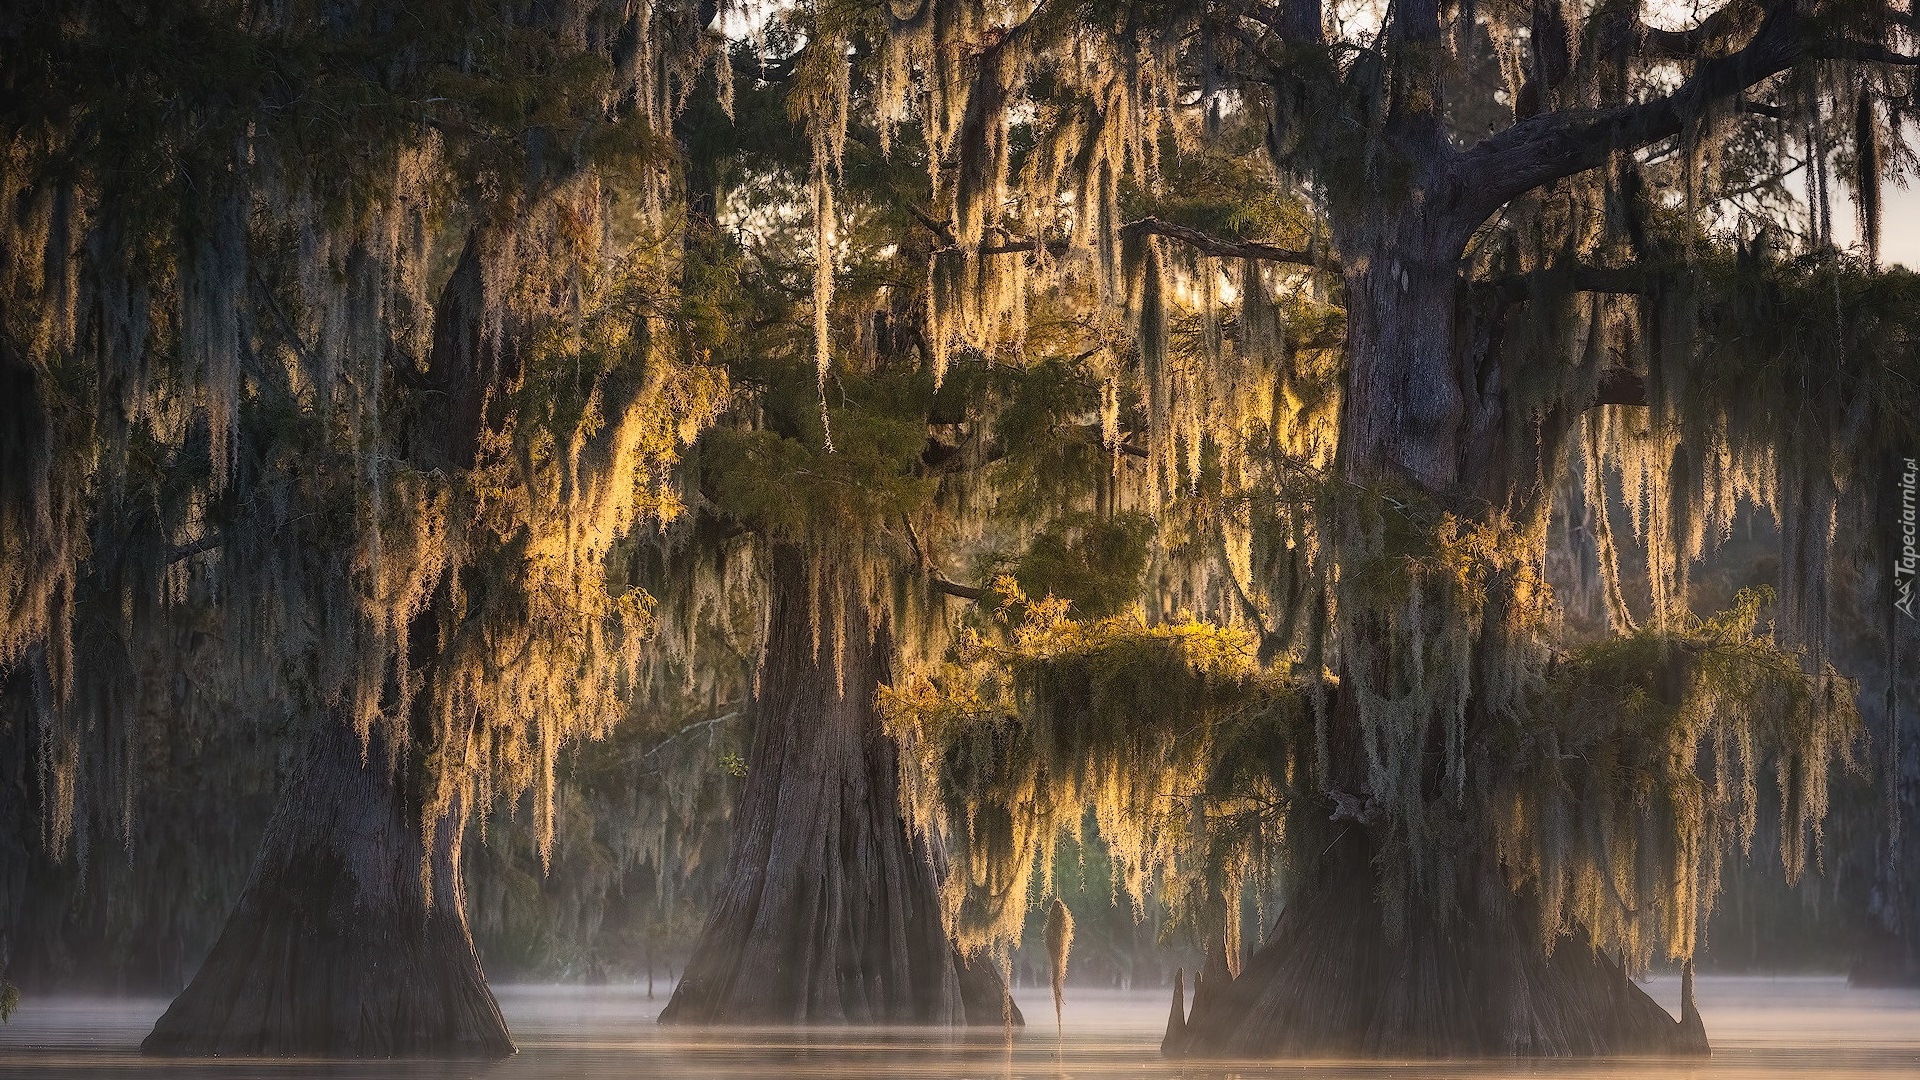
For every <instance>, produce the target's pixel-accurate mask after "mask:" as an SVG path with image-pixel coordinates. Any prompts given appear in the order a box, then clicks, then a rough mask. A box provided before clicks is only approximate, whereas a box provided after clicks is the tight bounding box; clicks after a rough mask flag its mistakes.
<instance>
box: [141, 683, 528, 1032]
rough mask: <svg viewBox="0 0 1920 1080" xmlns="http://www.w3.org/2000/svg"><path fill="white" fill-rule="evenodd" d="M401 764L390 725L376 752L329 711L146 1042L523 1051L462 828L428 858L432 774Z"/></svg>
mask: <svg viewBox="0 0 1920 1080" xmlns="http://www.w3.org/2000/svg"><path fill="white" fill-rule="evenodd" d="M389 766H390V762H389V755H388V753H387V751H386V749H385V747H384V746H383V745H382V744H381V741H380V739H379V736H378V735H376V736H375V739H374V742H373V744H372V745H371V746H369V747H368V752H367V754H366V756H365V761H364V762H363V761H362V755H361V747H360V744H359V740H358V739H357V738H356V737H355V736H354V734H353V732H352V731H351V730H349V729H348V727H347V725H345V724H343V723H340V722H338V721H337V720H335V719H333V718H332V717H327V718H323V719H322V720H321V722H320V723H319V724H318V726H317V728H316V730H315V732H314V736H313V740H312V743H311V744H310V745H309V747H308V751H307V755H306V759H305V761H304V762H303V763H302V765H301V768H300V770H299V772H298V773H297V774H296V775H295V777H294V778H293V780H292V782H291V784H290V788H289V790H288V792H287V796H286V798H285V799H284V800H283V801H282V802H281V804H280V808H279V810H278V811H277V812H276V813H275V814H274V816H273V820H272V821H271V822H270V823H269V824H268V826H267V834H266V838H265V840H264V841H263V843H262V845H261V852H260V856H259V859H258V860H257V861H256V862H255V864H254V869H253V875H252V878H251V879H250V880H249V882H248V884H247V888H246V891H245V892H244V893H243V894H242V895H241V897H240V903H239V905H238V906H237V907H236V908H235V909H234V912H233V914H232V915H231V916H230V917H229V918H228V919H227V923H226V926H225V928H224V929H223V930H222V931H221V933H220V937H219V940H218V941H217V942H215V944H214V947H213V952H212V953H211V954H209V955H208V957H207V960H206V963H204V964H202V965H201V967H200V970H199V972H198V973H196V974H195V975H194V978H193V982H192V983H191V984H189V985H188V987H187V988H186V990H184V991H182V992H181V994H180V996H179V997H178V998H175V999H174V1002H173V1005H172V1006H171V1007H170V1008H168V1009H167V1012H166V1015H165V1016H162V1017H161V1018H160V1022H159V1023H158V1024H156V1025H154V1029H153V1033H152V1034H151V1035H149V1036H147V1039H146V1041H145V1042H144V1043H142V1044H141V1049H142V1050H143V1051H145V1052H146V1053H149V1054H162V1055H179V1056H195V1057H199V1056H212V1055H220V1056H226V1055H262V1056H295V1055H298V1056H329V1057H398V1056H418V1055H433V1056H440V1057H480V1058H497V1057H504V1056H506V1055H508V1054H511V1053H513V1052H514V1046H513V1041H512V1039H511V1038H509V1037H508V1035H507V1027H506V1023H505V1021H504V1020H502V1019H501V1016H500V1009H499V1007H498V1006H497V1005H496V1004H495V1003H494V999H493V994H492V992H491V991H489V990H488V989H487V984H486V978H485V976H484V975H482V973H481V970H480V957H479V954H478V953H476V952H475V951H474V947H473V938H472V935H471V934H470V933H469V931H468V928H467V917H466V893H465V887H464V885H463V883H462V881H461V876H460V837H461V831H462V830H461V829H460V827H459V823H458V822H457V821H451V822H447V823H444V824H443V825H442V827H441V828H440V829H438V830H437V832H436V837H435V843H434V850H433V852H432V858H431V861H430V863H429V861H428V860H427V858H426V852H425V851H424V849H423V845H422V830H421V827H420V821H421V806H422V799H421V796H420V793H419V791H418V782H419V779H418V777H419V774H418V772H417V770H406V771H401V772H395V771H393V770H392V769H391V768H390V767H389ZM423 866H430V867H431V874H432V894H433V895H432V897H431V899H430V900H429V898H428V897H427V896H425V895H424V893H423V882H422V880H421V879H422V869H421V868H422V867H423Z"/></svg>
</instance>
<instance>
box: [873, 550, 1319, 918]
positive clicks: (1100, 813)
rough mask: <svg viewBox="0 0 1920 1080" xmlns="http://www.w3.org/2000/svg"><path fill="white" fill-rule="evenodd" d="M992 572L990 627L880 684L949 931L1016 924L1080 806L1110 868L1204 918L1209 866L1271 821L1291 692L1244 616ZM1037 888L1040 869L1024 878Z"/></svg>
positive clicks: (1213, 911)
mask: <svg viewBox="0 0 1920 1080" xmlns="http://www.w3.org/2000/svg"><path fill="white" fill-rule="evenodd" d="M995 589H996V592H997V593H998V594H999V595H1000V596H1001V597H1002V598H1003V606H1002V607H1001V608H1000V612H1001V616H1000V617H1001V618H1002V619H1003V620H1004V621H1005V622H1004V625H1005V628H1006V634H1007V637H1006V643H1005V644H999V645H996V644H992V643H990V642H989V641H987V640H986V639H985V638H983V637H981V636H979V635H971V636H969V638H968V639H967V640H966V641H965V642H964V643H963V645H962V647H961V649H960V651H959V653H958V654H957V657H956V659H955V660H953V661H951V662H948V663H944V664H941V665H938V666H935V667H932V668H931V669H928V670H924V671H921V672H918V673H915V674H913V675H910V676H908V677H906V678H904V679H902V680H900V682H899V683H898V684H897V685H896V686H893V687H884V688H882V690H881V693H880V706H881V712H882V715H883V716H884V718H885V719H886V722H887V725H888V730H889V731H890V732H891V733H893V735H894V737H895V738H897V739H898V740H900V743H901V746H902V748H903V753H902V761H901V770H902V775H903V778H904V779H905V781H906V785H905V791H904V794H905V796H906V797H907V798H908V805H909V809H910V816H911V818H912V820H913V821H914V822H915V825H916V827H917V828H920V829H923V830H927V831H930V832H934V833H937V834H940V835H943V836H945V837H946V838H947V848H948V853H949V858H950V860H951V865H952V873H951V874H950V875H949V877H948V880H947V882H946V884H945V887H944V890H943V898H944V902H945V905H946V908H947V917H948V925H949V929H950V930H951V931H952V932H953V933H954V935H955V938H956V940H957V941H958V942H959V944H960V946H961V948H962V949H963V950H966V951H969V952H979V951H983V950H988V951H992V950H1002V951H1003V950H1004V949H1006V948H1009V947H1011V946H1012V945H1013V944H1016V943H1017V942H1018V939H1019V935H1020V932H1021V928H1022V925H1023V923H1024V921H1025V917H1026V911H1027V903H1028V898H1029V896H1030V895H1031V890H1032V889H1033V887H1034V886H1033V874H1034V873H1035V872H1036V871H1038V872H1039V873H1041V874H1042V875H1045V874H1046V873H1047V872H1048V868H1049V867H1051V866H1052V865H1053V851H1054V847H1055V844H1056V843H1057V842H1058V841H1059V838H1060V836H1061V834H1062V833H1063V831H1064V832H1071V833H1077V832H1078V830H1079V828H1080V823H1081V820H1082V818H1083V817H1085V816H1086V815H1087V814H1088V813H1089V812H1090V813H1091V814H1092V817H1093V820H1094V821H1095V822H1096V823H1097V826H1098V828H1099V830H1100V835H1101V837H1102V839H1104V840H1105V841H1106V842H1107V844H1108V845H1110V847H1111V849H1112V854H1113V861H1114V868H1115V875H1116V877H1117V878H1118V879H1119V880H1118V881H1116V884H1117V885H1121V886H1124V887H1125V889H1126V891H1127V894H1128V895H1130V896H1133V897H1135V898H1143V897H1146V896H1148V895H1154V894H1155V893H1156V892H1157V894H1158V895H1162V896H1169V897H1171V896H1176V895H1182V894H1188V893H1190V894H1191V895H1192V898H1193V899H1192V903H1191V905H1190V906H1191V907H1192V908H1194V909H1195V910H1192V911H1190V912H1188V913H1187V915H1188V917H1189V918H1191V919H1192V920H1193V921H1194V923H1195V924H1196V925H1198V926H1201V927H1203V928H1206V927H1207V926H1208V924H1209V923H1211V924H1212V925H1211V929H1212V930H1213V931H1214V932H1215V933H1218V932H1219V931H1220V925H1219V924H1220V922H1221V921H1222V920H1224V919H1226V918H1227V917H1228V915H1227V912H1226V904H1225V902H1224V898H1225V897H1226V896H1228V895H1229V892H1228V889H1227V884H1226V883H1227V882H1228V881H1230V880H1231V881H1237V880H1239V878H1240V876H1241V875H1243V874H1254V873H1257V872H1258V871H1257V867H1259V866H1260V865H1261V864H1262V863H1263V862H1264V861H1265V858H1266V856H1268V855H1269V854H1270V853H1271V851H1272V850H1273V847H1274V845H1276V844H1277V843H1278V841H1279V839H1280V837H1279V827H1280V819H1279V817H1278V816H1277V815H1276V814H1275V813H1274V812H1273V811H1274V810H1275V809H1276V808H1277V806H1278V804H1279V802H1280V795H1279V792H1278V787H1277V785H1278V784H1279V782H1280V780H1279V778H1281V777H1283V776H1284V775H1285V774H1286V772H1287V763H1288V762H1289V761H1290V754H1291V751H1290V748H1289V747H1290V744H1289V742H1288V738H1289V735H1290V733H1292V732H1293V731H1295V730H1297V728H1298V723H1297V721H1298V719H1299V714H1300V712H1301V709H1302V706H1301V704H1300V703H1301V701H1302V700H1303V696H1302V695H1298V694H1296V693H1295V692H1294V691H1293V690H1292V689H1291V688H1290V687H1288V686H1287V685H1286V684H1285V682H1284V681H1282V680H1279V679H1276V678H1275V677H1273V676H1270V675H1266V674H1263V673H1262V672H1261V671H1260V669H1259V666H1258V664H1257V663H1256V662H1255V651H1256V644H1255V641H1254V639H1253V638H1252V637H1250V636H1249V635H1248V634H1246V633H1245V632H1241V631H1235V630H1230V629H1222V628H1220V627H1216V626H1212V625H1209V624H1206V623H1201V622H1196V621H1192V620H1186V621H1184V622H1181V623H1178V624H1170V625H1169V624H1162V625H1149V624H1148V623H1147V622H1146V621H1145V620H1144V619H1143V617H1142V616H1141V614H1140V613H1139V612H1138V611H1135V612H1130V613H1127V614H1123V615H1118V616H1113V617H1111V618H1106V619H1099V620H1093V621H1088V622H1081V621H1077V620H1074V619H1071V618H1069V617H1068V616H1067V611H1066V604H1065V602H1064V601H1061V600H1058V599H1051V598H1050V599H1045V600H1037V601H1030V600H1028V599H1027V598H1026V597H1025V596H1024V595H1023V594H1022V593H1021V592H1020V589H1019V586H1018V584H1017V583H1015V582H1014V581H1012V580H1011V579H1009V578H1002V579H1001V580H1000V581H999V582H998V583H997V584H996V587H995ZM1250 781H1251V786H1247V785H1248V783H1249V782H1250ZM1229 838H1231V842H1230V843H1223V841H1227V840H1228V839H1229ZM1209 845H1211V849H1210V848H1209ZM1050 892H1051V885H1050V883H1048V882H1047V881H1045V880H1042V881H1041V882H1040V883H1039V893H1038V895H1041V896H1045V895H1048V894H1049V893H1050ZM1230 895H1232V896H1234V897H1237V896H1238V892H1237V889H1236V890H1234V891H1233V892H1231V894H1230ZM1233 911H1234V914H1233V916H1232V917H1233V918H1236V919H1237V917H1238V914H1237V913H1238V905H1237V903H1236V904H1235V905H1234V908H1233Z"/></svg>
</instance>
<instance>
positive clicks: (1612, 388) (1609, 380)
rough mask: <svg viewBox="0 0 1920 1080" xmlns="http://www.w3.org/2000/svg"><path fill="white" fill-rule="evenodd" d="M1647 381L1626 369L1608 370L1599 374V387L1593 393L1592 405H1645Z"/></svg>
mask: <svg viewBox="0 0 1920 1080" xmlns="http://www.w3.org/2000/svg"><path fill="white" fill-rule="evenodd" d="M1646 403H1647V380H1646V379H1645V378H1643V377H1641V376H1640V375H1639V374H1638V373H1636V372H1633V371H1630V370H1628V369H1627V368H1608V369H1607V370H1605V371H1603V372H1601V373H1600V385H1599V386H1598V387H1596V388H1595V390H1594V393H1593V404H1594V405H1595V406H1596V407H1597V406H1600V405H1645V404H1646Z"/></svg>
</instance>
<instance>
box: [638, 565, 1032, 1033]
mask: <svg viewBox="0 0 1920 1080" xmlns="http://www.w3.org/2000/svg"><path fill="white" fill-rule="evenodd" d="M809 565H810V560H809V559H808V557H807V555H806V554H805V553H804V552H803V551H802V550H800V549H799V548H797V547H793V546H790V545H778V546H776V547H775V549H774V553H773V558H772V573H773V610H772V612H771V616H770V619H771V621H770V628H769V631H768V635H769V636H768V641H767V647H766V657H765V661H764V666H763V667H762V669H761V672H760V682H759V686H758V688H757V690H756V693H755V697H754V700H753V704H752V714H753V717H754V740H753V749H752V751H751V753H750V756H749V759H748V763H747V779H746V785H745V789H744V791H743V792H742V795H741V803H740V808H739V811H738V813H737V814H736V815H735V817H734V822H735V824H734V829H735V832H734V838H733V847H732V851H731V852H730V853H729V856H728V862H727V885H726V887H725V889H724V890H723V892H722V894H721V897H720V900H719V903H718V904H717V906H716V907H715V909H714V911H713V914H712V916H711V918H710V919H709V920H708V922H707V925H706V928H705V929H704V930H703V931H702V933H701V935H700V940H699V943H698V944H697V945H696V946H695V948H694V952H693V956H692V958H691V959H690V960H689V961H688V962H687V968H686V973H685V975H684V977H683V978H682V979H681V980H680V983H679V985H678V986H676V987H675V988H674V993H673V999H672V1000H671V1001H669V1002H668V1003H667V1007H666V1008H665V1009H664V1010H662V1012H661V1014H660V1021H661V1022H662V1023H694V1024H713V1023H759V1024H842V1023H844V1024H893V1023H902V1024H937V1025H959V1024H965V1023H973V1024H998V1023H1002V1022H1006V1021H1009V1020H1010V1021H1011V1022H1015V1023H1017V1022H1019V1020H1020V1015H1019V1012H1018V1010H1017V1009H1015V1008H1014V1006H1013V1003H1012V1001H1011V999H1009V998H1007V997H1006V995H1005V992H1004V990H1003V984H1002V982H1001V980H1000V976H999V973H998V972H997V971H995V970H994V968H993V966H992V965H991V964H990V963H988V962H987V961H985V960H984V959H979V960H976V961H974V962H973V963H972V964H969V963H968V962H967V961H966V960H965V959H963V958H962V957H961V956H960V955H959V953H958V951H957V950H956V949H955V947H954V944H953V942H952V940H951V939H950V938H949V937H948V936H947V934H946V930H945V928H944V926H943V925H942V921H941V916H940V906H939V887H938V884H937V869H936V862H937V860H938V852H937V851H935V850H933V849H931V847H930V846H929V841H928V839H927V838H926V837H922V836H919V835H916V834H914V833H913V832H912V831H911V830H909V829H908V827H907V824H906V822H905V821H904V820H903V819H902V817H901V814H900V797H899V774H898V750H897V749H896V748H895V746H894V745H893V742H892V740H891V739H889V738H888V737H887V735H886V734H885V733H884V731H883V730H882V729H881V726H880V721H879V717H878V716H877V714H876V713H875V711H874V693H875V691H876V690H877V689H878V688H879V687H880V686H881V685H882V684H884V683H885V682H887V681H888V680H889V679H890V678H891V666H892V664H891V654H892V642H891V640H890V636H889V628H888V626H887V625H886V620H885V616H884V615H882V614H881V613H878V612H874V611H870V610H869V609H868V607H867V604H866V600H865V596H864V593H863V589H862V586H861V584H860V583H859V582H856V581H853V580H851V579H850V577H849V576H848V575H847V574H845V573H844V572H842V571H841V569H840V568H838V567H836V566H832V565H827V566H824V567H822V568H821V570H820V571H819V577H818V579H817V581H816V580H815V579H814V578H813V577H812V574H811V571H810V570H809ZM816 626H817V627H818V636H817V637H816V634H815V628H816ZM836 637H837V638H838V640H839V641H841V642H842V645H841V646H840V648H841V656H840V658H839V660H840V662H839V664H838V665H837V666H838V671H836V664H835V657H834V651H835V646H834V641H835V639H836ZM816 642H817V645H816Z"/></svg>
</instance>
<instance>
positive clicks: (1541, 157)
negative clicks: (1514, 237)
mask: <svg viewBox="0 0 1920 1080" xmlns="http://www.w3.org/2000/svg"><path fill="white" fill-rule="evenodd" d="M1805 29H1806V27H1805V23H1804V21H1803V20H1802V19H1801V18H1800V16H1799V15H1798V14H1797V13H1796V12H1795V9H1794V6H1793V5H1792V4H1791V3H1783V4H1781V5H1780V6H1778V7H1775V8H1774V9H1773V11H1772V12H1771V13H1770V14H1769V15H1768V16H1767V18H1766V21H1765V22H1764V23H1762V24H1761V26H1760V29H1759V30H1758V31H1756V32H1755V33H1754V35H1753V38H1752V39H1751V40H1749V41H1748V42H1747V44H1746V45H1745V46H1744V47H1742V48H1741V49H1739V50H1738V51H1736V52H1732V53H1728V54H1727V55H1725V56H1718V57H1714V58H1712V59H1710V60H1704V61H1702V62H1701V63H1700V64H1699V66H1698V67H1696V68H1695V69H1694V73H1693V75H1692V77H1691V78H1689V79H1687V81H1686V82H1684V83H1682V84H1681V85H1680V87H1679V89H1677V90H1675V91H1674V92H1673V93H1671V94H1668V95H1666V96H1664V97H1659V98H1655V99H1653V100H1651V101H1646V102H1641V103H1639V104H1635V105H1623V106H1619V107H1616V108H1611V109H1600V110H1596V111H1588V110H1582V111H1577V112H1576V111H1556V112H1549V113H1542V114H1541V115H1539V116H1536V117H1532V118H1530V119H1527V120H1523V121H1521V122H1519V123H1517V124H1514V125H1513V126H1512V127H1510V128H1508V129H1506V130H1505V131H1502V132H1500V133H1499V134H1497V135H1494V136H1491V137H1490V138H1488V139H1486V140H1485V141H1483V142H1481V143H1480V144H1479V145H1477V146H1475V147H1474V148H1473V149H1471V150H1468V151H1467V152H1466V153H1464V154H1462V155H1460V157H1459V158H1458V159H1456V161H1455V163H1454V167H1453V169H1452V170H1451V177H1450V178H1451V179H1452V180H1453V182H1454V184H1455V185H1456V186H1455V191H1456V192H1457V193H1458V199H1459V203H1458V205H1460V206H1461V207H1462V209H1463V210H1465V211H1466V212H1467V216H1469V217H1471V218H1472V222H1471V224H1472V225H1477V224H1479V223H1480V222H1481V221H1483V220H1485V219H1486V217H1487V216H1488V215H1490V214H1492V213H1493V212H1494V211H1495V210H1498V209H1499V208H1500V207H1501V206H1504V205H1506V204H1507V203H1508V202H1510V201H1512V200H1513V199H1515V198H1517V197H1518V196H1520V195H1523V194H1525V193H1526V192H1529V191H1532V190H1533V189H1534V188H1537V187H1541V186H1543V185H1545V184H1550V183H1552V182H1553V181H1555V180H1559V179H1561V178H1562V177H1566V176H1572V175H1574V174H1575V173H1580V172H1585V171H1586V170H1588V169H1592V168H1596V167H1598V166H1600V165H1603V164H1605V163H1606V161H1607V159H1608V157H1610V156H1611V155H1612V154H1614V153H1615V152H1617V151H1621V150H1635V149H1638V148H1640V147H1643V146H1646V145H1648V144H1650V143H1654V142H1657V141H1659V140H1661V139H1665V138H1669V137H1671V136H1673V135H1677V134H1679V133H1680V132H1681V131H1682V130H1683V129H1684V128H1685V127H1686V125H1687V123H1688V122H1690V121H1692V120H1695V119H1697V118H1699V117H1700V116H1702V115H1704V114H1705V113H1706V111H1707V109H1708V108H1709V107H1711V106H1712V105H1713V104H1714V103H1715V102H1717V101H1720V100H1723V99H1725V98H1729V97H1732V96H1734V95H1736V94H1739V93H1741V92H1742V91H1745V90H1746V89H1748V88H1749V87H1752V86H1754V85H1755V84H1757V83H1759V82H1761V81H1762V80H1764V79H1767V78H1769V77H1771V76H1773V75H1777V74H1779V73H1780V72H1782V71H1785V70H1787V69H1788V68H1789V67H1792V66H1793V65H1794V64H1795V63H1797V62H1799V61H1801V60H1805V59H1809V58H1811V56H1812V55H1813V54H1812V53H1811V52H1810V50H1809V49H1808V48H1807V45H1806V43H1805V42H1804V41H1803V40H1802V39H1803V34H1804V31H1805Z"/></svg>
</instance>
